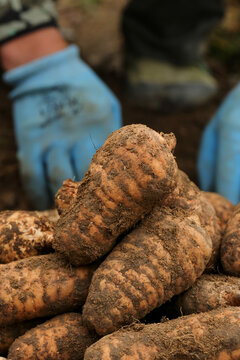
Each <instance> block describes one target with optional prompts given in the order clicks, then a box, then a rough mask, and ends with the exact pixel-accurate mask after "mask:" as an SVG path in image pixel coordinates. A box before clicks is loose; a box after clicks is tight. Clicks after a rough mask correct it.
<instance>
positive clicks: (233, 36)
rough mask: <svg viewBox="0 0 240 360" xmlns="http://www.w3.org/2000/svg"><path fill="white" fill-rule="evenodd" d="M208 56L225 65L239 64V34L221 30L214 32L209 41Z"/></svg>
mask: <svg viewBox="0 0 240 360" xmlns="http://www.w3.org/2000/svg"><path fill="white" fill-rule="evenodd" d="M208 55H209V56H211V57H214V58H216V59H217V60H219V61H220V62H223V63H225V64H226V65H234V64H239V59H240V32H236V33H232V32H228V31H226V30H224V29H221V28H219V29H217V30H215V31H214V32H213V33H212V34H211V36H210V39H209V46H208Z"/></svg>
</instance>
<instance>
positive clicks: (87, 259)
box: [54, 124, 177, 265]
mask: <svg viewBox="0 0 240 360" xmlns="http://www.w3.org/2000/svg"><path fill="white" fill-rule="evenodd" d="M175 141H176V140H175V137H174V135H173V134H169V135H165V134H163V133H157V132H156V131H154V130H152V129H150V128H148V127H147V126H145V125H140V124H139V125H129V126H125V127H123V128H121V129H120V130H118V131H115V132H114V133H112V135H110V136H109V137H108V138H107V140H106V141H105V143H104V145H103V146H102V148H101V149H99V150H98V151H97V152H96V154H95V155H94V156H93V159H92V162H91V164H90V167H89V171H88V172H87V173H86V175H85V177H84V179H83V180H82V181H81V183H80V185H79V187H78V193H77V197H76V199H75V201H74V202H73V203H72V204H71V205H70V207H69V208H68V209H67V211H65V212H64V213H63V216H61V217H60V220H59V221H58V223H57V227H56V232H55V236H54V248H55V249H56V250H57V251H59V252H60V253H63V254H64V255H65V256H66V257H67V258H68V259H69V261H70V262H71V263H72V264H73V265H80V264H86V263H91V262H93V261H95V260H96V259H99V258H101V257H102V256H103V255H105V254H106V253H107V252H109V251H110V250H111V249H112V247H113V246H114V245H115V242H116V239H117V238H118V236H119V235H120V234H122V233H123V232H125V231H126V230H128V229H130V228H131V227H132V226H134V225H135V224H136V223H137V222H138V221H139V220H140V219H141V218H142V217H143V216H145V215H146V214H147V213H149V212H150V211H151V210H152V208H153V207H154V205H155V204H156V203H157V202H158V203H159V202H161V200H162V199H164V197H166V196H167V194H168V193H170V192H171V191H172V190H173V189H174V187H175V185H176V180H175V178H176V174H177V165H176V162H175V159H174V156H173V154H172V151H173V149H174V147H175Z"/></svg>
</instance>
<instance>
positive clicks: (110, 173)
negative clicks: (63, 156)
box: [0, 124, 240, 360]
mask: <svg viewBox="0 0 240 360" xmlns="http://www.w3.org/2000/svg"><path fill="white" fill-rule="evenodd" d="M175 145H176V140H175V137H174V135H173V134H163V133H157V132H156V131H154V130H152V129H150V128H148V127H147V126H145V125H140V124H137V125H129V126H125V127H123V128H121V129H120V130H118V131H115V132H114V133H112V134H111V135H110V136H109V137H108V139H107V140H106V142H105V143H104V145H103V146H102V148H101V149H99V150H98V151H97V152H96V154H95V155H94V156H93V159H92V162H91V164H90V167H89V170H88V172H87V173H86V174H85V177H84V178H83V180H82V181H81V182H73V181H72V180H66V181H65V182H64V183H63V186H62V188H61V189H59V191H58V193H57V194H56V209H57V212H56V211H55V212H54V213H53V212H51V213H46V212H45V213H40V212H30V211H28V212H27V211H4V212H1V213H0V263H1V265H0V279H1V281H0V355H1V356H5V357H7V359H9V360H37V359H38V360H44V359H46V360H56V359H57V360H81V359H84V360H100V359H101V360H142V359H144V360H156V359H159V360H180V359H193V360H195V359H196V360H199V359H202V360H203V359H211V360H214V359H216V360H217V359H218V360H231V359H232V360H237V359H240V205H239V206H235V205H233V204H232V203H230V202H229V201H228V200H227V199H225V198H223V197H222V196H220V195H217V194H214V193H205V192H202V191H200V190H199V189H198V187H197V186H196V185H195V184H194V183H193V182H191V181H190V180H189V178H188V177H187V175H186V174H184V173H183V172H182V171H181V170H179V169H178V166H177V163H176V160H175V158H174V155H173V151H174V148H175ZM1 359H3V358H1Z"/></svg>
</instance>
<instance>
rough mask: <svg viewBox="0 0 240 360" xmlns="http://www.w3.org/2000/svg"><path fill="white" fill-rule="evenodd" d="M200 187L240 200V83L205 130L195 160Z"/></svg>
mask: <svg viewBox="0 0 240 360" xmlns="http://www.w3.org/2000/svg"><path fill="white" fill-rule="evenodd" d="M198 173H199V181H200V187H201V188H202V189H203V190H205V191H215V192H217V193H219V194H221V195H223V196H225V197H226V198H227V199H229V200H230V201H232V202H233V203H234V204H237V203H238V202H239V201H240V84H239V85H238V86H237V87H235V88H234V89H233V90H232V91H231V92H230V93H229V94H228V96H227V98H226V99H225V100H224V102H223V103H222V105H221V106H220V108H219V109H218V111H217V113H216V114H215V116H214V117H213V119H212V120H211V121H210V123H209V124H208V125H207V127H206V129H205V130H204V133H203V137H202V141H201V146H200V152H199V157H198Z"/></svg>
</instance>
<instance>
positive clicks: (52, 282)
mask: <svg viewBox="0 0 240 360" xmlns="http://www.w3.org/2000/svg"><path fill="white" fill-rule="evenodd" d="M94 269H95V267H94V266H82V267H79V268H72V267H71V266H70V265H69V263H68V262H66V260H65V259H63V258H62V256H60V255H57V254H49V255H41V256H34V257H31V258H26V259H23V260H18V261H15V262H12V263H10V264H6V265H0V279H1V281H0V326H3V325H7V324H14V323H16V322H22V321H24V320H30V319H34V318H37V317H44V316H54V315H57V314H61V313H65V312H67V311H73V310H75V309H76V308H79V307H80V306H81V305H83V304H84V302H85V299H86V296H87V293H88V288H89V285H90V281H91V277H92V274H93V271H94Z"/></svg>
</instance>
